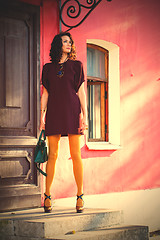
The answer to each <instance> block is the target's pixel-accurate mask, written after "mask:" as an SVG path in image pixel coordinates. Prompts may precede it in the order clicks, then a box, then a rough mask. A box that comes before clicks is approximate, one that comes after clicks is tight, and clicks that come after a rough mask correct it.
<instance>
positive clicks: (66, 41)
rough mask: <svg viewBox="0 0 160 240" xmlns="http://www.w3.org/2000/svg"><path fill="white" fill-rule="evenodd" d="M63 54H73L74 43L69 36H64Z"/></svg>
mask: <svg viewBox="0 0 160 240" xmlns="http://www.w3.org/2000/svg"><path fill="white" fill-rule="evenodd" d="M61 38H62V52H63V53H70V52H71V46H72V41H71V39H70V37H68V36H62V37H61Z"/></svg>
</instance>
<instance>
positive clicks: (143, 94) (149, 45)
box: [41, 0, 160, 198]
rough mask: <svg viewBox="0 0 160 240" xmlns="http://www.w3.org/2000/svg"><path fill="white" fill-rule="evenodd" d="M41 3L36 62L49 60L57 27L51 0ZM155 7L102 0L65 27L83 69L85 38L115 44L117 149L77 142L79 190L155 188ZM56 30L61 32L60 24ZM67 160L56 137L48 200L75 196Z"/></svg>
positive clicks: (159, 162)
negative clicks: (118, 114)
mask: <svg viewBox="0 0 160 240" xmlns="http://www.w3.org/2000/svg"><path fill="white" fill-rule="evenodd" d="M80 1H81V0H80ZM43 2H44V5H43V7H42V8H41V64H42V65H43V64H44V63H45V62H47V61H48V60H49V57H48V55H49V49H50V43H51V41H52V38H53V36H54V35H55V34H56V33H57V32H58V31H59V23H58V20H57V19H58V11H57V5H56V1H51V0H46V1H43ZM62 3H63V1H62ZM159 9H160V3H159V0H154V1H150V0H141V1H139V0H130V1H128V0H122V1H119V0H112V2H107V1H106V0H103V1H102V2H101V3H100V4H99V5H98V6H97V7H96V8H95V9H94V11H93V12H92V13H91V14H90V16H89V17H88V18H87V19H86V20H85V21H84V23H82V24H81V25H80V26H79V27H78V28H75V29H72V30H71V31H70V32H71V34H72V35H73V38H74V40H75V44H76V49H77V56H78V59H79V60H81V61H82V62H83V65H84V70H85V73H87V59H86V39H102V40H105V41H108V42H112V43H114V44H116V45H118V46H119V47H120V96H121V109H120V112H121V146H122V148H121V149H119V150H115V151H89V150H88V149H87V147H86V146H85V145H84V142H83V141H82V157H83V162H84V192H85V194H99V193H108V192H119V191H130V190H138V189H150V188H151V189H152V188H158V187H160V109H159V102H160V61H159V59H160V46H159V43H160V31H159V23H160V14H159ZM82 11H83V10H82ZM62 30H66V28H65V27H64V26H63V25H62ZM113 107H114V104H113ZM69 158H70V154H69V148H68V140H67V138H62V139H61V142H60V151H59V157H58V160H57V166H56V175H55V179H54V182H53V188H52V196H53V197H54V198H62V197H69V196H74V195H76V187H75V183H74V177H73V173H72V161H71V160H69ZM43 180H44V178H43ZM42 187H43V184H42ZM42 193H43V188H42Z"/></svg>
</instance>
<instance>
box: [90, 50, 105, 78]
mask: <svg viewBox="0 0 160 240" xmlns="http://www.w3.org/2000/svg"><path fill="white" fill-rule="evenodd" d="M87 75H88V76H93V77H97V78H101V79H105V76H106V74H105V53H104V52H101V51H99V50H97V49H94V48H87Z"/></svg>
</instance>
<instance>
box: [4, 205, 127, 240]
mask: <svg viewBox="0 0 160 240" xmlns="http://www.w3.org/2000/svg"><path fill="white" fill-rule="evenodd" d="M122 222H123V214H122V212H121V211H119V210H109V209H85V211H84V212H83V213H80V214H77V213H76V212H75V209H73V208H62V207H55V208H54V210H53V212H52V213H49V214H46V213H44V211H43V208H38V209H31V210H24V211H16V212H10V213H1V215H0V236H1V238H0V239H2V236H3V238H4V239H5V236H6V237H8V239H9V237H10V239H14V237H15V236H16V237H17V239H18V237H19V238H27V239H31V238H33V239H34V238H35V239H47V238H50V239H57V236H58V235H63V236H65V237H67V236H68V235H65V234H66V233H68V232H70V231H73V230H74V231H75V232H80V231H88V230H91V229H95V228H106V227H111V226H115V225H119V224H122ZM11 237H12V238H11Z"/></svg>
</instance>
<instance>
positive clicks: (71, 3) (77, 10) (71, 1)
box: [60, 0, 112, 31]
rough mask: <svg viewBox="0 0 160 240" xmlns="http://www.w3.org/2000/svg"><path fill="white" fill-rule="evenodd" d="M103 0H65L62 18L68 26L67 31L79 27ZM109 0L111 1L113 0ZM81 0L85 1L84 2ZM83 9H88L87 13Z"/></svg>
mask: <svg viewBox="0 0 160 240" xmlns="http://www.w3.org/2000/svg"><path fill="white" fill-rule="evenodd" d="M101 1H102V0H65V1H64V3H63V4H62V6H61V7H60V19H61V22H62V23H63V24H64V26H66V27H68V29H67V31H69V30H71V29H72V28H76V27H78V26H79V25H80V24H81V23H82V22H84V20H85V19H86V18H87V17H88V16H89V14H90V13H91V12H92V11H93V10H94V9H95V8H96V6H97V5H98V4H99V3H100V2H101ZM107 1H108V2H111V1H112V0H107ZM81 2H83V4H82V3H81ZM83 9H84V10H86V12H85V14H83V13H82V10H83ZM87 10H88V11H87ZM81 15H82V17H81ZM67 19H68V20H70V21H69V22H70V23H67ZM71 20H72V21H71ZM73 20H74V21H73Z"/></svg>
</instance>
